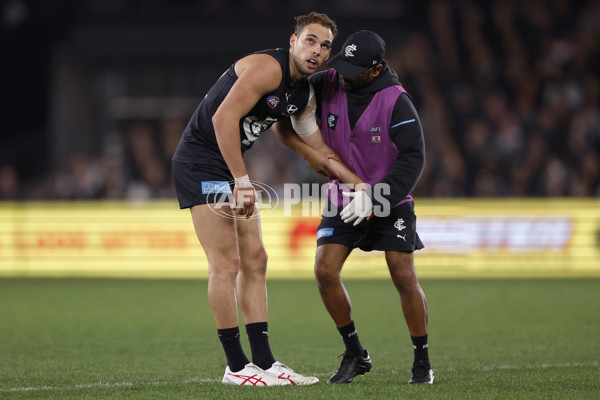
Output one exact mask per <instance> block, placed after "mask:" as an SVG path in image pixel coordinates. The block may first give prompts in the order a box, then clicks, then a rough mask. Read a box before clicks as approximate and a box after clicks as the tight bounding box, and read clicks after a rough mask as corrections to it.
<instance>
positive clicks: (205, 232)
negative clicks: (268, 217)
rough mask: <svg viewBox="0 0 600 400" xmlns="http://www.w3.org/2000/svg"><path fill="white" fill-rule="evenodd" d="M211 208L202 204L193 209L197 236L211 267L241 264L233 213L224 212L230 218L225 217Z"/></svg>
mask: <svg viewBox="0 0 600 400" xmlns="http://www.w3.org/2000/svg"><path fill="white" fill-rule="evenodd" d="M210 207H211V205H210V204H201V205H197V206H193V207H192V208H191V213H192V220H193V222H194V229H195V230H196V236H198V240H199V241H200V244H201V245H202V248H203V249H204V252H205V253H206V257H207V258H208V263H209V265H211V266H218V265H221V264H223V263H230V264H231V263H233V264H236V263H238V264H239V254H238V240H237V231H236V221H235V219H234V218H233V212H232V211H231V210H229V211H224V212H225V213H229V216H230V217H225V216H223V215H219V214H216V213H215V212H214V211H213V210H212V209H211V208H210Z"/></svg>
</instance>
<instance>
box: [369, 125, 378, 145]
mask: <svg viewBox="0 0 600 400" xmlns="http://www.w3.org/2000/svg"><path fill="white" fill-rule="evenodd" d="M369 131H371V135H373V136H371V143H381V126H380V125H373V126H372V127H371V128H369Z"/></svg>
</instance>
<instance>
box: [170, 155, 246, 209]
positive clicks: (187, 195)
mask: <svg viewBox="0 0 600 400" xmlns="http://www.w3.org/2000/svg"><path fill="white" fill-rule="evenodd" d="M172 171H173V181H174V182H175V191H176V192H177V199H178V200H179V207H180V208H191V207H192V206H196V205H199V204H207V203H221V202H229V203H230V202H231V201H232V193H233V187H234V184H235V182H234V179H233V176H232V175H231V172H229V170H225V169H223V168H209V167H208V166H206V165H200V164H189V163H183V162H179V161H173V164H172Z"/></svg>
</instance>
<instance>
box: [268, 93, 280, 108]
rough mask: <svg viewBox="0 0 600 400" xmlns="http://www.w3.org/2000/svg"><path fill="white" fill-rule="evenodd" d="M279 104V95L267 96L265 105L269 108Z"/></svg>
mask: <svg viewBox="0 0 600 400" xmlns="http://www.w3.org/2000/svg"><path fill="white" fill-rule="evenodd" d="M277 104H279V97H277V96H269V97H267V105H268V106H269V108H270V109H274V108H275V107H277Z"/></svg>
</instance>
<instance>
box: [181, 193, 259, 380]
mask: <svg viewBox="0 0 600 400" xmlns="http://www.w3.org/2000/svg"><path fill="white" fill-rule="evenodd" d="M210 207H212V205H210ZM222 210H225V208H223V209H222ZM224 212H227V213H229V212H230V210H226V211H224ZM191 213H192V220H193V221H194V228H195V229H196V235H197V236H198V240H199V241H200V244H201V245H202V247H203V248H204V252H205V253H206V257H207V259H208V301H209V303H210V307H211V308H212V312H213V316H214V318H215V322H216V324H217V331H218V334H219V339H220V340H221V343H222V345H223V350H224V351H225V355H226V356H227V364H228V365H229V368H230V369H231V371H234V372H236V371H239V370H241V369H243V368H244V366H245V365H246V364H247V363H248V362H249V361H248V358H247V357H246V355H245V354H244V351H243V349H242V346H241V344H240V335H239V328H238V312H237V304H236V298H235V282H236V277H237V275H238V271H239V268H240V257H239V254H238V246H237V242H238V241H237V234H236V226H235V222H236V221H235V219H233V218H226V217H224V216H222V215H217V214H215V213H214V212H213V211H212V210H210V209H209V205H207V204H203V205H198V206H194V207H192V209H191Z"/></svg>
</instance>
